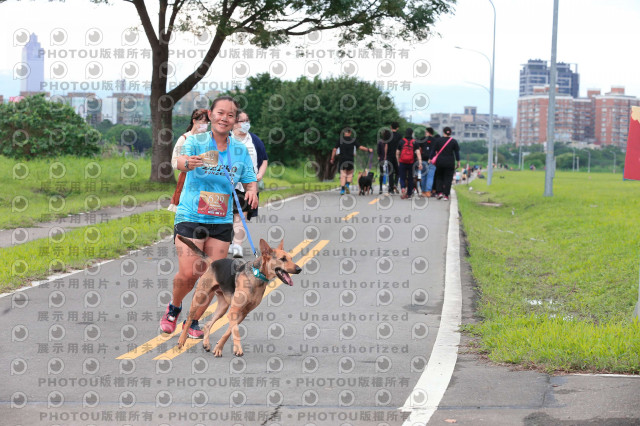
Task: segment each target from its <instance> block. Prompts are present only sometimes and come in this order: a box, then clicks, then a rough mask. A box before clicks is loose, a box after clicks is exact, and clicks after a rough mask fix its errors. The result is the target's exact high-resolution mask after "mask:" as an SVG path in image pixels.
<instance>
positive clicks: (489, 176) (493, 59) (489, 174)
mask: <svg viewBox="0 0 640 426" xmlns="http://www.w3.org/2000/svg"><path fill="white" fill-rule="evenodd" d="M489 3H491V7H492V8H493V52H492V56H491V81H490V83H489V90H490V92H491V93H490V96H489V97H490V98H491V99H489V152H488V153H487V154H488V156H487V157H488V159H489V170H487V185H491V179H492V177H493V161H492V160H493V159H492V157H493V155H492V154H493V90H494V86H493V76H494V73H495V69H496V7H495V5H494V4H493V1H492V0H489Z"/></svg>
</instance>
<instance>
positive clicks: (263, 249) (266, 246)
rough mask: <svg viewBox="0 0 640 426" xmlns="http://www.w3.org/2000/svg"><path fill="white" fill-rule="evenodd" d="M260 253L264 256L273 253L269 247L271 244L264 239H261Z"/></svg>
mask: <svg viewBox="0 0 640 426" xmlns="http://www.w3.org/2000/svg"><path fill="white" fill-rule="evenodd" d="M260 253H262V255H263V256H265V255H269V254H270V253H271V247H269V244H267V242H266V241H265V240H263V239H262V238H260Z"/></svg>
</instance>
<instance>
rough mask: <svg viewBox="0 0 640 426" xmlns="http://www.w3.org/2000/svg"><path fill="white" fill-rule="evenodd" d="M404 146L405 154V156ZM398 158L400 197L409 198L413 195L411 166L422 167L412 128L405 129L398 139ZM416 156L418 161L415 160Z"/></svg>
mask: <svg viewBox="0 0 640 426" xmlns="http://www.w3.org/2000/svg"><path fill="white" fill-rule="evenodd" d="M405 146H406V156H405ZM396 156H397V159H398V173H399V175H400V187H401V188H402V197H400V198H402V199H406V198H411V196H412V195H413V167H414V165H416V167H417V168H419V169H422V158H421V154H420V149H419V148H418V144H417V143H416V140H415V139H414V138H413V129H411V128H408V129H407V130H405V136H404V138H403V139H402V140H401V141H400V145H398V149H397V150H396ZM416 157H417V159H418V161H417V162H416Z"/></svg>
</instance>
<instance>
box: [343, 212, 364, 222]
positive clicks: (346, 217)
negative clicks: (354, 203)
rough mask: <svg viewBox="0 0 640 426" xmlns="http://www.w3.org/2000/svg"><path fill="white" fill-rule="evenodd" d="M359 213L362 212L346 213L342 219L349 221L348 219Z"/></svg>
mask: <svg viewBox="0 0 640 426" xmlns="http://www.w3.org/2000/svg"><path fill="white" fill-rule="evenodd" d="M359 214H360V212H353V213H349V214H348V215H346V216H345V217H343V218H342V220H344V221H347V220H349V219H351V218H352V217H354V216H357V215H359Z"/></svg>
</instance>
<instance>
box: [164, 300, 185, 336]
mask: <svg viewBox="0 0 640 426" xmlns="http://www.w3.org/2000/svg"><path fill="white" fill-rule="evenodd" d="M181 311H182V308H178V307H175V306H173V305H172V304H171V303H169V306H167V312H165V314H164V315H163V316H162V318H161V319H160V329H161V330H162V331H163V332H165V333H173V332H174V331H175V329H176V322H177V321H178V316H179V315H180V312H181Z"/></svg>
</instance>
